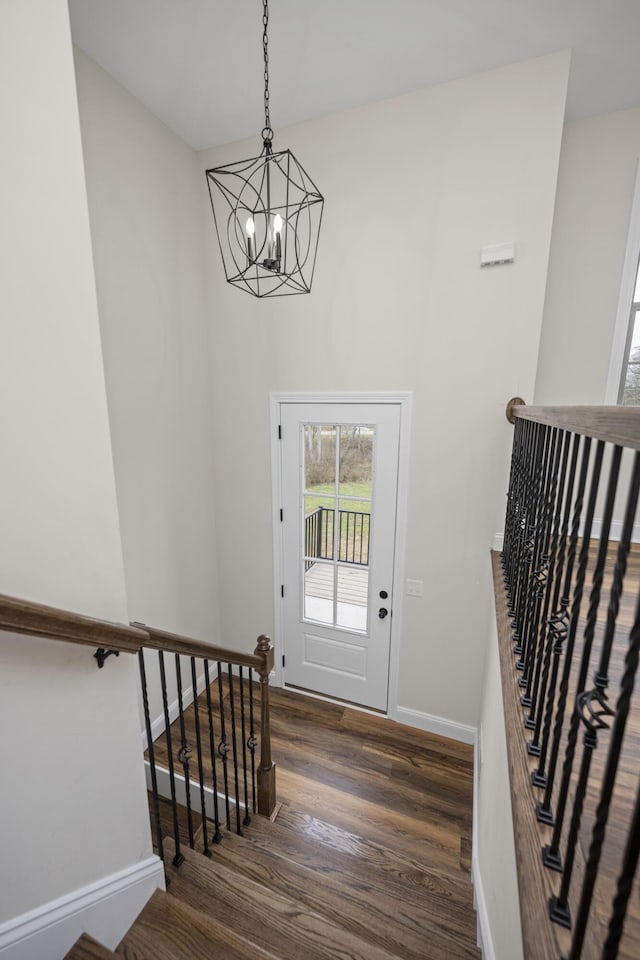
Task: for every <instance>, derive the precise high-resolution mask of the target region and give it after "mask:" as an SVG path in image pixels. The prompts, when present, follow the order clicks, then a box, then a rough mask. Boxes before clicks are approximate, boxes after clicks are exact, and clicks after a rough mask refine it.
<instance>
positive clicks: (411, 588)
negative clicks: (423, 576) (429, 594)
mask: <svg viewBox="0 0 640 960" xmlns="http://www.w3.org/2000/svg"><path fill="white" fill-rule="evenodd" d="M407 596H408V597H424V580H407Z"/></svg>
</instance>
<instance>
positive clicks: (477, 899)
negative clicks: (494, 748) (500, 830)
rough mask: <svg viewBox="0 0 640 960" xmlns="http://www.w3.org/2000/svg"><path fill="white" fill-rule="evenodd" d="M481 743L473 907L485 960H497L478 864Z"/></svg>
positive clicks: (476, 770) (476, 762)
mask: <svg viewBox="0 0 640 960" xmlns="http://www.w3.org/2000/svg"><path fill="white" fill-rule="evenodd" d="M480 741H481V734H480V733H479V734H478V736H477V737H476V740H475V743H474V745H473V833H472V837H471V880H472V882H473V907H474V910H475V911H476V930H477V935H476V942H477V944H478V948H479V949H480V952H481V953H482V957H483V960H495V957H496V953H495V948H494V946H493V937H492V936H491V925H490V924H489V913H488V911H487V901H486V898H485V895H484V887H483V886H482V875H481V873H480V864H479V862H478V830H479V823H480V820H479V817H478V811H479V806H480V801H479V797H480V763H481V757H480Z"/></svg>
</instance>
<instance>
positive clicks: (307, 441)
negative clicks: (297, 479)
mask: <svg viewBox="0 0 640 960" xmlns="http://www.w3.org/2000/svg"><path fill="white" fill-rule="evenodd" d="M303 436H304V485H305V490H307V491H308V490H313V491H315V492H316V493H328V494H331V495H335V492H336V438H337V428H336V427H334V426H326V425H322V424H318V423H305V425H304V431H303Z"/></svg>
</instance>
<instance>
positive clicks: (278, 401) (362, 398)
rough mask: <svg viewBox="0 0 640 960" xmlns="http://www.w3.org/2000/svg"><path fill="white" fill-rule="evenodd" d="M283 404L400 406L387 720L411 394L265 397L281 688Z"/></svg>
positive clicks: (396, 665) (396, 666) (392, 689)
mask: <svg viewBox="0 0 640 960" xmlns="http://www.w3.org/2000/svg"><path fill="white" fill-rule="evenodd" d="M285 403H345V404H348V403H374V404H376V403H377V404H397V405H399V407H400V436H399V445H398V486H397V506H396V538H395V544H394V562H393V583H394V602H393V619H392V622H391V637H390V647H389V687H388V692H387V711H388V715H389V716H391V714H392V713H393V711H395V710H396V708H397V703H398V680H399V674H400V646H401V638H402V620H403V604H404V591H403V589H402V584H404V576H405V552H406V550H405V546H406V531H407V517H408V505H409V451H410V439H411V413H412V404H413V394H412V393H411V392H410V391H381V392H379V393H316V392H313V393H279V392H273V393H271V394H270V408H271V421H270V422H271V491H272V494H271V495H272V508H273V509H272V522H273V571H274V601H275V602H274V630H275V634H274V639H273V645H274V651H275V685H276V686H282V685H283V680H284V678H283V671H282V649H283V635H282V634H283V622H282V602H281V597H280V587H281V584H282V583H283V573H282V570H283V562H284V558H283V548H282V529H281V524H280V507H281V506H282V466H281V457H280V448H279V446H278V444H279V442H280V441H279V439H278V426H279V424H280V406H281V405H282V404H285Z"/></svg>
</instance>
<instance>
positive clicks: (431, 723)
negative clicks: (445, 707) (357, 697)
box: [389, 707, 477, 743]
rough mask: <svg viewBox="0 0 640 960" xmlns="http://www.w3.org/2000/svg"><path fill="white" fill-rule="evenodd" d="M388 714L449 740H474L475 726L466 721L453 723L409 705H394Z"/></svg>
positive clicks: (468, 741)
mask: <svg viewBox="0 0 640 960" xmlns="http://www.w3.org/2000/svg"><path fill="white" fill-rule="evenodd" d="M389 716H390V717H391V719H392V720H397V721H398V723H406V725H407V726H408V727H416V728H417V729H418V730H426V731H427V733H435V734H437V735H438V736H440V737H448V738H449V740H458V741H459V742H460V743H475V742H476V734H477V731H476V728H475V727H470V726H468V725H467V724H466V723H455V722H454V721H453V720H445V718H444V717H436V716H434V715H433V714H431V713H423V712H422V711H421V710H412V709H411V708H410V707H396V708H395V710H393V711H392V712H390V713H389Z"/></svg>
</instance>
